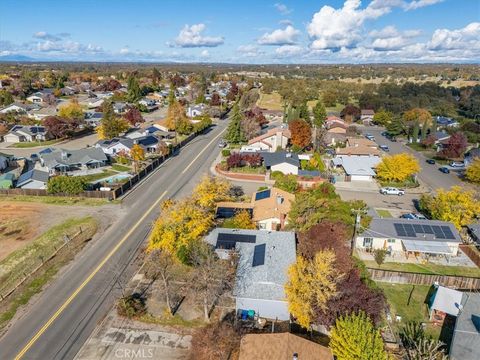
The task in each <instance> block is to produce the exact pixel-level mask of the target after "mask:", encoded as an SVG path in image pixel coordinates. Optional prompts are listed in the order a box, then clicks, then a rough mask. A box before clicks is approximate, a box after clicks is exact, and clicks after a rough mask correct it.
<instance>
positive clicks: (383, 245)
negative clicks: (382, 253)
mask: <svg viewBox="0 0 480 360" xmlns="http://www.w3.org/2000/svg"><path fill="white" fill-rule="evenodd" d="M365 238H368V236H367V237H362V236H359V237H357V239H356V241H355V247H356V248H358V249H366V247H364V246H363V240H364V239H365ZM371 239H372V246H371V248H372V249H374V250H375V249H387V248H388V247H391V248H392V251H397V252H403V245H402V240H401V239H394V240H395V242H388V238H371Z"/></svg>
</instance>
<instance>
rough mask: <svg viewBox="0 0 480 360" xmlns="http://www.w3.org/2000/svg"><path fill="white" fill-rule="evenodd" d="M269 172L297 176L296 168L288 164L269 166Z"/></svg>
mask: <svg viewBox="0 0 480 360" xmlns="http://www.w3.org/2000/svg"><path fill="white" fill-rule="evenodd" d="M271 171H280V172H282V173H283V174H285V175H288V174H294V175H298V167H296V166H294V165H292V164H288V163H281V164H277V165H274V166H271Z"/></svg>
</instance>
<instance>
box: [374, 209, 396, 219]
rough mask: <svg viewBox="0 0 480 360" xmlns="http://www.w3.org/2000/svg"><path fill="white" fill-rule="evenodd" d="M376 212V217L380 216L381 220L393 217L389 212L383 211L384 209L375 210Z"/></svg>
mask: <svg viewBox="0 0 480 360" xmlns="http://www.w3.org/2000/svg"><path fill="white" fill-rule="evenodd" d="M375 211H376V212H377V214H378V216H381V217H382V218H391V217H393V216H392V214H390V211H388V210H384V209H375Z"/></svg>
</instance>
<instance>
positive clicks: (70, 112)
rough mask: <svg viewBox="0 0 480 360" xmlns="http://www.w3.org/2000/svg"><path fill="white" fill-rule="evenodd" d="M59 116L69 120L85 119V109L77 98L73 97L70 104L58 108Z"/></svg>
mask: <svg viewBox="0 0 480 360" xmlns="http://www.w3.org/2000/svg"><path fill="white" fill-rule="evenodd" d="M58 116H59V117H61V118H65V119H69V120H83V118H84V115H83V109H82V107H81V105H80V104H79V103H78V101H77V99H72V100H70V102H69V103H68V104H65V105H62V106H60V107H59V109H58Z"/></svg>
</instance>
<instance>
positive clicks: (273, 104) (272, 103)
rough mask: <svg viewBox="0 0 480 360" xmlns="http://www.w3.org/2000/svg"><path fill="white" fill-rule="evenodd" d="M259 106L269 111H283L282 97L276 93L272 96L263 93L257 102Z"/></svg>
mask: <svg viewBox="0 0 480 360" xmlns="http://www.w3.org/2000/svg"><path fill="white" fill-rule="evenodd" d="M257 106H258V107H260V108H262V109H267V110H283V104H282V97H281V96H280V94H279V93H276V92H273V93H271V94H264V93H262V92H261V93H260V98H259V99H258V100H257Z"/></svg>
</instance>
